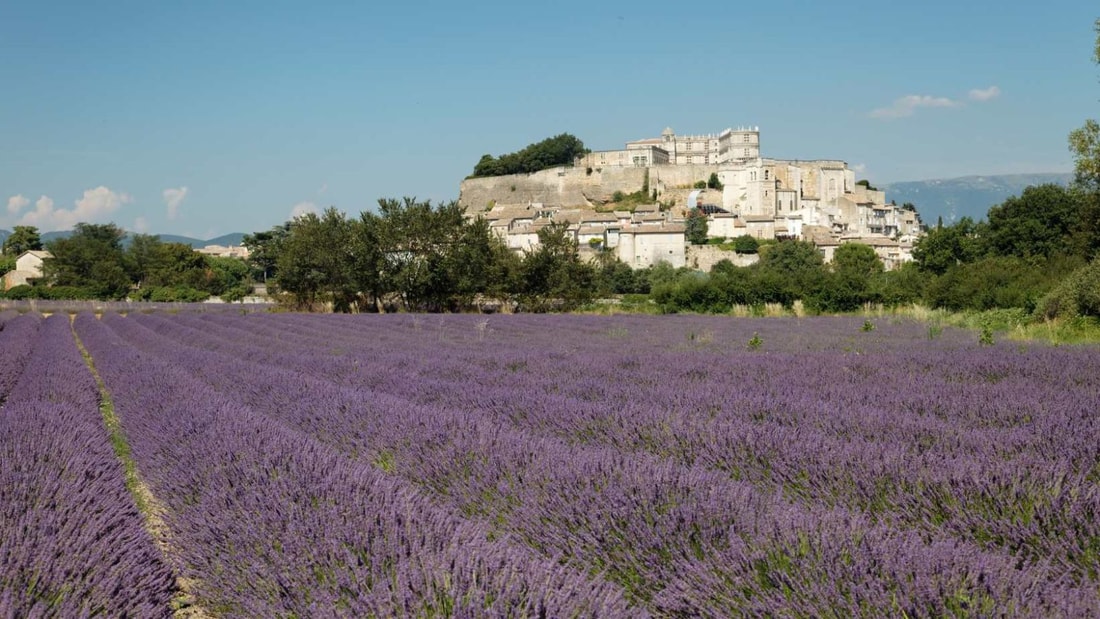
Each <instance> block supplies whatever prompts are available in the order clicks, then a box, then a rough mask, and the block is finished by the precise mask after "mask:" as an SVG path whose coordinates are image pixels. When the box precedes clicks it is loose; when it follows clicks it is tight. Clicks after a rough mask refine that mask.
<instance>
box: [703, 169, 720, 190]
mask: <svg viewBox="0 0 1100 619" xmlns="http://www.w3.org/2000/svg"><path fill="white" fill-rule="evenodd" d="M707 189H717V190H719V191H721V190H722V189H723V186H722V181H720V180H718V173H717V172H711V173H710V178H708V179H707Z"/></svg>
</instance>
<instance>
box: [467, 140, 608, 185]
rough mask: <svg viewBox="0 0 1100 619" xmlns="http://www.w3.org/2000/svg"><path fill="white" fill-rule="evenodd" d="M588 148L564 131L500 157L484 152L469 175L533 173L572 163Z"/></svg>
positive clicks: (474, 176)
mask: <svg viewBox="0 0 1100 619" xmlns="http://www.w3.org/2000/svg"><path fill="white" fill-rule="evenodd" d="M587 152H588V149H587V148H585V147H584V142H582V141H580V140H579V139H578V138H576V137H575V136H572V135H570V134H568V133H562V134H560V135H556V136H554V137H552V138H546V139H545V140H543V141H541V142H536V143H534V144H529V145H528V146H527V147H526V148H524V149H522V150H520V151H517V152H514V153H508V154H505V155H501V156H499V157H493V156H492V155H484V156H482V157H481V160H479V161H478V162H477V165H475V166H474V173H473V174H471V175H470V177H471V178H476V177H480V176H505V175H507V174H530V173H532V172H538V171H539V170H545V169H547V168H553V167H555V166H562V165H567V166H571V165H573V161H574V160H575V159H576V158H577V157H578V156H580V155H583V154H585V153H587Z"/></svg>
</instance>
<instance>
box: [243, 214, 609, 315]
mask: <svg viewBox="0 0 1100 619" xmlns="http://www.w3.org/2000/svg"><path fill="white" fill-rule="evenodd" d="M538 237H539V246H538V247H537V248H536V249H534V250H533V251H531V252H527V253H526V254H524V255H523V256H519V255H517V254H516V253H514V252H513V251H511V250H510V249H508V247H507V246H506V245H505V244H504V242H503V241H502V240H501V239H500V238H498V237H497V236H496V235H495V234H493V233H492V231H491V230H490V229H489V225H488V223H487V222H486V221H484V220H483V219H480V218H475V219H469V218H467V217H466V216H465V214H464V209H463V208H462V207H460V206H459V205H458V203H457V202H447V203H443V204H439V205H433V204H432V203H431V201H418V200H416V199H415V198H404V199H403V200H396V199H382V200H379V202H378V211H377V212H371V211H365V212H363V213H361V214H360V215H359V217H357V218H355V217H349V216H348V215H346V214H344V213H343V212H341V211H339V210H337V209H335V208H332V207H330V208H328V209H326V210H325V211H324V212H322V213H320V214H315V213H309V214H306V215H303V216H301V217H298V218H296V219H294V220H293V221H290V222H287V223H286V224H283V225H281V226H276V227H275V228H272V229H271V230H268V231H266V232H261V233H256V234H252V235H247V236H246V237H245V239H244V244H245V246H247V247H248V248H249V249H250V251H251V252H252V255H251V262H252V264H253V268H254V269H255V271H254V274H255V275H256V276H257V277H264V278H266V280H267V281H268V282H269V289H271V290H277V291H280V292H282V293H284V294H285V295H287V297H288V299H289V301H290V302H291V303H292V304H293V305H294V306H295V307H296V308H299V309H313V308H319V307H323V306H331V308H332V309H333V310H334V311H370V312H373V311H388V310H397V309H400V310H404V311H427V312H443V311H466V310H471V309H477V308H481V307H484V306H485V305H486V304H494V303H502V302H506V303H509V304H517V305H518V307H519V308H520V309H521V310H526V311H547V310H550V309H572V308H575V307H578V306H579V305H581V304H583V303H585V302H587V301H589V300H591V299H592V297H593V296H594V295H595V294H597V292H598V288H597V287H596V286H594V282H595V278H596V272H597V269H596V267H595V265H593V264H590V263H589V262H587V261H584V260H582V259H581V257H580V255H579V248H578V246H577V242H576V240H575V239H574V238H573V236H572V235H571V234H570V233H569V231H568V230H567V228H566V226H564V225H553V224H552V225H548V226H545V227H543V228H542V229H540V230H539V231H538Z"/></svg>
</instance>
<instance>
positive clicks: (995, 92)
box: [869, 86, 1001, 119]
mask: <svg viewBox="0 0 1100 619" xmlns="http://www.w3.org/2000/svg"><path fill="white" fill-rule="evenodd" d="M999 96H1001V89H1000V88H998V87H997V86H990V87H989V88H974V89H973V90H971V91H970V92H968V93H967V94H966V100H969V101H974V102H977V103H984V102H986V101H991V100H993V99H996V98H997V97H999ZM964 105H966V103H965V100H963V99H951V98H948V97H933V96H930V95H906V96H904V97H902V98H900V99H894V102H893V103H892V104H890V105H889V106H887V107H880V108H876V109H874V110H871V113H870V114H869V116H870V117H871V118H881V119H892V118H906V117H908V116H912V115H913V114H915V113H916V111H917V109H918V108H922V107H932V108H937V107H938V108H945V107H963V106H964Z"/></svg>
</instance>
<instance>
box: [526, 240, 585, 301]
mask: <svg viewBox="0 0 1100 619" xmlns="http://www.w3.org/2000/svg"><path fill="white" fill-rule="evenodd" d="M538 235H539V245H538V247H537V248H535V249H534V250H533V251H531V252H529V253H528V254H527V255H526V256H524V257H523V261H522V263H521V265H520V280H521V290H522V293H521V298H522V301H523V305H524V306H525V307H526V308H527V309H530V310H533V311H546V310H549V309H563V310H568V309H573V308H576V307H578V306H579V305H581V304H582V303H585V302H587V301H589V300H591V298H592V292H593V289H594V287H595V280H596V273H595V269H594V268H593V267H592V265H591V264H589V263H587V262H583V261H582V260H581V258H580V254H579V253H578V251H577V241H576V239H574V238H573V237H572V236H571V235H570V234H569V230H568V227H567V225H566V224H564V223H560V224H550V225H548V226H546V227H545V228H542V229H540V230H539V232H538Z"/></svg>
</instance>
